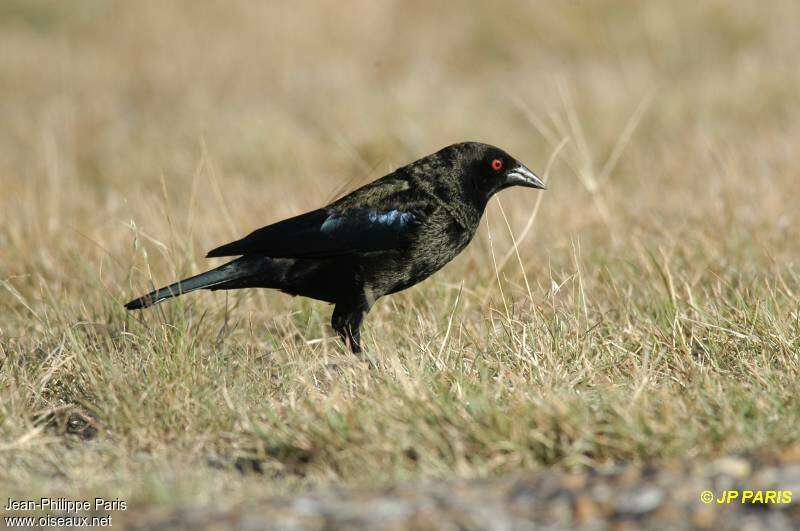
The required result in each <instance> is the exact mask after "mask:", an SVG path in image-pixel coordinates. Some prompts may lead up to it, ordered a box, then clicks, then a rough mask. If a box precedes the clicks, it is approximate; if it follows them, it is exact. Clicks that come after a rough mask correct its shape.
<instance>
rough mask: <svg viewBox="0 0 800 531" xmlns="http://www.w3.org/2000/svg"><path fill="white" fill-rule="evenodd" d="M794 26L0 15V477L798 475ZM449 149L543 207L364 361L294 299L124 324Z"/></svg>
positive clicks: (530, 13)
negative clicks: (487, 164)
mask: <svg viewBox="0 0 800 531" xmlns="http://www.w3.org/2000/svg"><path fill="white" fill-rule="evenodd" d="M798 28H800V3H799V2H797V1H796V0H773V1H771V2H767V3H765V2H731V1H729V0H707V1H702V2H697V1H695V2H689V1H678V2H675V1H666V0H664V1H656V0H643V1H637V2H628V1H610V0H593V1H588V0H586V1H582V0H569V1H551V2H545V1H530V2H478V1H474V2H458V3H455V2H428V1H402V2H401V1H384V2H350V1H340V2H301V3H299V2H255V1H238V0H226V1H221V0H220V1H215V0H207V1H202V2H200V1H189V0H185V1H181V0H176V1H171V2H156V1H145V0H142V1H135V2H131V1H121V0H120V1H112V0H70V1H68V2H67V1H45V0H0V465H2V466H0V479H1V480H2V481H0V485H14V486H15V488H16V489H17V490H18V491H20V492H23V493H25V494H31V493H32V492H34V490H32V489H33V488H34V487H32V485H38V487H37V488H38V489H39V490H38V491H36V492H40V493H41V494H42V495H54V489H55V488H56V486H58V487H59V488H62V487H63V489H64V490H65V491H68V492H72V493H73V494H74V493H75V492H78V491H79V492H84V493H86V492H89V493H98V492H99V493H101V494H103V495H110V494H111V493H118V494H119V495H124V496H134V495H135V496H140V497H141V498H142V499H144V500H145V501H146V502H147V501H152V500H164V499H168V498H169V493H174V492H176V491H180V492H183V493H184V494H185V495H186V496H187V497H193V496H195V497H196V498H195V499H205V500H211V501H214V502H218V501H219V500H220V499H222V497H226V498H235V497H236V496H239V495H240V494H241V492H243V491H244V490H245V488H246V485H244V483H246V482H247V481H253V483H252V484H251V485H250V487H252V488H253V489H254V492H258V493H263V492H264V489H266V488H267V487H266V486H265V484H269V482H270V481H273V480H274V481H273V483H272V484H270V486H269V488H270V489H273V490H278V491H281V490H282V489H285V488H287V487H286V485H287V484H288V483H291V482H292V481H295V482H310V483H313V482H315V481H316V482H322V483H324V482H331V481H333V482H336V481H365V482H367V483H370V482H374V481H393V480H397V479H398V478H399V479H409V478H415V477H418V476H425V475H431V474H432V475H448V474H460V475H490V474H499V473H504V472H509V471H512V472H517V471H520V470H526V469H533V468H537V467H543V466H548V467H549V466H564V467H567V468H570V467H582V466H595V465H597V464H598V463H603V462H606V461H608V460H626V461H633V462H640V461H644V460H656V461H658V460H661V459H667V458H669V457H675V456H677V457H680V458H682V457H686V456H700V457H701V458H704V457H710V456H715V455H724V454H725V453H726V452H731V451H741V450H743V449H745V450H753V449H759V450H760V449H764V448H766V449H768V450H769V451H771V452H783V451H784V450H785V449H786V448H794V453H793V454H790V455H791V456H794V459H797V456H798V455H800V450H798V446H797V441H798V440H800V432H799V431H798V430H800V428H799V427H800V418H798V415H800V413H799V412H800V407H798V396H800V388H798V386H800V383H799V382H800V377H798V375H800V365H798V363H797V355H796V353H797V349H798V348H800V339H798V338H800V328H798V323H800V319H798V307H797V300H798V297H797V293H798V290H800V270H798V261H800V249H798V245H797V227H798V226H800V211H799V210H798V208H797V207H796V203H797V201H798V198H800V68H798V51H800V31H798ZM464 140H479V141H484V142H488V143H492V144H495V145H498V146H500V147H502V148H504V149H506V150H507V151H508V152H510V153H511V154H512V155H514V156H515V157H517V158H519V159H520V160H522V161H524V162H525V163H526V164H527V165H528V166H529V167H530V168H531V169H533V170H534V171H536V172H537V173H538V174H539V175H543V176H546V178H547V179H548V185H549V186H548V190H547V191H546V192H537V191H532V190H513V191H507V192H504V193H502V194H499V195H498V196H497V199H496V200H493V201H492V202H491V204H490V205H489V208H488V209H487V213H486V215H485V217H484V222H483V223H482V226H481V229H480V231H479V234H478V236H477V237H476V239H475V241H474V242H473V243H472V244H471V245H470V246H469V247H468V248H467V250H466V251H465V252H464V253H463V254H462V255H461V256H459V257H458V258H457V259H456V260H454V261H453V263H451V264H450V265H448V266H447V267H446V268H445V269H444V270H443V271H442V272H441V273H439V274H438V275H436V276H434V277H433V278H431V279H430V280H428V281H426V282H425V283H423V284H421V285H419V286H417V287H414V288H413V289H411V290H408V291H406V292H403V293H400V294H397V295H395V296H393V297H390V298H387V299H386V300H383V301H381V303H379V304H378V305H377V307H376V308H375V309H374V310H373V312H372V313H371V314H370V316H369V318H368V319H367V321H366V330H365V335H366V340H365V341H366V343H367V345H368V347H370V348H372V349H373V352H375V353H376V355H377V357H378V358H379V359H381V360H382V361H381V363H383V365H382V366H381V368H380V369H375V370H372V369H370V368H369V367H366V366H362V365H365V364H361V365H359V363H358V362H357V360H354V359H353V358H352V357H350V356H349V354H348V353H346V352H343V351H341V349H340V348H339V347H338V346H337V343H336V339H335V338H334V337H333V334H332V333H331V332H330V330H329V329H328V326H327V323H328V320H329V311H330V310H329V308H328V307H327V306H326V305H324V304H322V303H317V302H311V301H307V300H299V299H292V298H290V297H286V296H283V295H281V294H278V293H272V292H263V291H261V292H257V291H256V290H251V291H248V292H244V293H232V294H224V293H218V292H215V293H213V294H212V293H201V294H193V295H192V296H190V297H185V298H181V299H180V300H179V301H175V302H173V303H169V304H164V305H160V306H158V307H157V308H155V309H153V310H152V311H148V312H141V313H137V314H132V313H127V312H125V311H123V309H122V307H121V303H123V302H125V301H127V300H129V299H131V298H132V297H134V296H136V295H139V294H140V293H142V292H143V291H145V290H147V288H149V287H150V286H151V285H153V284H155V285H164V284H166V283H168V282H171V281H172V280H174V279H175V277H177V276H182V275H188V274H194V273H197V272H199V271H202V270H205V269H206V268H208V267H210V266H211V265H216V264H217V263H219V262H217V261H207V260H205V259H204V258H203V256H204V254H205V252H206V251H207V250H208V249H211V248H213V247H215V246H217V245H219V244H221V243H224V242H227V241H230V240H232V239H234V238H237V237H240V236H242V235H244V234H246V233H248V232H249V231H251V230H253V229H255V228H258V227H260V226H263V225H266V224H268V223H272V222H275V221H278V220H280V219H283V218H285V217H288V216H291V215H295V214H298V213H301V212H303V211H306V210H309V209H313V208H317V207H319V206H321V205H323V204H324V203H325V202H327V201H328V200H330V199H332V198H333V197H334V196H336V195H337V194H340V193H342V191H343V190H348V189H353V188H355V187H356V186H358V185H359V184H362V183H365V182H367V181H369V180H372V179H374V178H377V177H380V176H382V175H383V174H385V173H388V172H389V171H391V170H393V169H395V168H397V167H399V166H402V165H405V164H407V163H409V162H411V161H413V160H416V159H418V158H420V157H422V156H424V155H427V154H429V153H432V152H434V151H436V150H438V149H440V148H441V147H443V146H446V145H448V144H451V143H454V142H459V141H464ZM512 235H513V238H514V239H516V241H517V242H518V244H519V256H517V255H516V253H515V252H514V245H513V241H512ZM462 287H463V290H462ZM232 302H233V303H234V304H235V305H238V307H237V306H234V305H232V304H231V303H232ZM331 360H333V361H334V362H335V363H331ZM62 436H63V437H62ZM70 437H72V438H70ZM76 437H77V438H78V439H79V441H78V442H77V443H76V442H75V438H76ZM84 440H85V441H91V442H85V441H84ZM241 459H245V460H244V461H241ZM242 462H244V463H245V465H241V463H242ZM248 463H249V464H248ZM248 467H249V468H248ZM242 470H245V471H247V470H256V471H257V472H258V473H259V474H261V475H258V476H256V479H255V480H253V479H252V478H253V476H252V475H250V476H248V475H244V474H240V472H241V471H242ZM147 478H150V479H147ZM243 485H244V486H243ZM239 487H241V489H239ZM237 489H238V490H237ZM198 492H199V494H198ZM693 496H694V495H693ZM695 501H696V499H694V498H693V500H692V503H694V502H695ZM695 505H696V503H695Z"/></svg>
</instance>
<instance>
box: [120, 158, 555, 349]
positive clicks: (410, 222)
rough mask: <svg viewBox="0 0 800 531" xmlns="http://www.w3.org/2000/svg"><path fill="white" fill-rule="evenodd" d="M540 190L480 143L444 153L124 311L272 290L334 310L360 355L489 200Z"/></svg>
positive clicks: (529, 175)
mask: <svg viewBox="0 0 800 531" xmlns="http://www.w3.org/2000/svg"><path fill="white" fill-rule="evenodd" d="M511 186H526V187H530V188H542V189H543V188H544V187H545V186H544V183H543V182H542V181H541V180H540V179H539V178H538V177H537V176H536V175H534V173H533V172H532V171H531V170H529V169H528V168H527V167H525V165H524V164H522V163H521V162H519V161H518V160H517V159H515V158H514V157H512V156H511V155H509V154H508V153H506V152H505V151H503V150H502V149H499V148H496V147H493V146H490V145H487V144H482V143H479V142H462V143H459V144H453V145H451V146H448V147H446V148H444V149H442V150H440V151H437V152H436V153H434V154H432V155H428V156H427V157H423V158H421V159H419V160H417V161H415V162H412V163H411V164H409V165H407V166H403V167H402V168H399V169H397V170H395V171H393V172H392V173H390V174H388V175H386V176H384V177H381V178H380V179H377V180H376V181H373V182H371V183H369V184H367V185H365V186H363V187H361V188H359V189H357V190H355V191H354V192H352V193H350V194H348V195H346V196H344V197H342V198H341V199H338V200H336V201H334V202H332V203H331V204H329V205H327V206H325V207H323V208H320V209H318V210H314V211H311V212H307V213H305V214H301V215H299V216H295V217H293V218H289V219H286V220H283V221H279V222H278V223H274V224H272V225H268V226H266V227H263V228H260V229H258V230H256V231H254V232H252V233H251V234H249V235H248V236H245V237H244V238H242V239H241V240H237V241H234V242H231V243H228V244H225V245H222V246H221V247H217V248H216V249H213V250H212V251H210V252H209V253H208V255H207V256H208V257H217V256H238V257H239V258H236V259H235V260H233V261H231V262H228V263H226V264H224V265H222V266H220V267H217V268H216V269H212V270H210V271H207V272H205V273H202V274H200V275H197V276H194V277H191V278H187V279H185V280H181V281H180V282H176V283H174V284H171V285H169V286H167V287H164V288H161V289H158V290H155V291H153V292H151V293H148V294H147V295H144V296H142V297H140V298H138V299H135V300H133V301H131V302H129V303H127V304H126V305H125V307H126V308H128V309H129V310H137V309H139V308H146V307H148V306H151V305H153V304H155V303H157V302H161V301H163V300H165V299H168V298H170V297H175V296H177V295H182V294H184V293H188V292H190V291H194V290H197V289H210V290H220V289H223V290H227V289H239V288H272V289H278V290H281V291H283V292H284V293H288V294H290V295H302V296H304V297H311V298H313V299H318V300H322V301H326V302H329V303H333V304H335V307H334V310H333V317H332V318H331V326H332V327H333V328H334V329H335V330H336V332H338V334H339V335H340V336H341V338H342V340H343V341H344V342H345V344H346V345H348V346H349V347H350V349H351V350H352V351H353V352H360V351H361V345H360V328H361V321H362V320H363V318H364V316H365V315H366V313H367V312H369V310H370V308H371V307H372V306H373V304H375V301H377V300H378V299H379V298H381V297H383V296H384V295H389V294H391V293H395V292H397V291H400V290H403V289H406V288H408V287H410V286H413V285H414V284H416V283H418V282H420V281H422V280H424V279H426V278H428V277H429V276H430V275H431V274H433V273H434V272H436V271H438V270H439V269H440V268H442V267H443V266H444V265H445V264H447V263H448V262H449V261H450V260H452V259H453V258H454V257H455V256H456V255H457V254H458V253H460V252H461V250H462V249H464V247H466V246H467V244H468V243H469V242H470V240H471V239H472V237H473V236H474V235H475V231H476V230H477V228H478V224H479V222H480V219H481V216H482V215H483V211H484V209H485V208H486V204H487V202H488V201H489V199H490V198H491V197H492V195H493V194H495V193H496V192H498V191H500V190H503V189H505V188H509V187H511Z"/></svg>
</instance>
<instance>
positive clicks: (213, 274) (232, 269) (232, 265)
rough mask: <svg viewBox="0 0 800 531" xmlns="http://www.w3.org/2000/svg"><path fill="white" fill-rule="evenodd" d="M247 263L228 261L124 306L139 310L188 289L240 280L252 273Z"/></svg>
mask: <svg viewBox="0 0 800 531" xmlns="http://www.w3.org/2000/svg"><path fill="white" fill-rule="evenodd" d="M248 265H249V264H248V263H246V262H245V261H243V260H242V259H239V260H234V261H233V262H228V263H227V264H225V265H222V266H220V267H218V268H216V269H212V270H211V271H206V272H205V273H200V274H199V275H195V276H193V277H189V278H186V279H183V280H181V281H179V282H175V283H174V284H170V285H169V286H166V287H163V288H159V289H157V290H155V291H151V292H150V293H148V294H147V295H142V296H141V297H139V298H137V299H134V300H132V301H130V302H128V303H126V304H125V308H127V309H128V310H140V309H142V308H147V307H149V306H152V305H154V304H156V303H159V302H161V301H163V300H165V299H169V298H172V297H177V296H179V295H183V294H184V293H189V292H190V291H195V290H198V289H206V288H212V287H214V286H219V285H220V284H225V283H226V282H231V281H235V280H241V279H242V278H245V277H247V276H250V275H251V274H252V268H251V267H248Z"/></svg>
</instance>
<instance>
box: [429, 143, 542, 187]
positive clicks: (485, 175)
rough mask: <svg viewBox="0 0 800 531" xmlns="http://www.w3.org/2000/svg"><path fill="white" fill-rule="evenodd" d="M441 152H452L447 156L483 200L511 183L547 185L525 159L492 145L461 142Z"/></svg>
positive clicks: (529, 185) (464, 182) (464, 181)
mask: <svg viewBox="0 0 800 531" xmlns="http://www.w3.org/2000/svg"><path fill="white" fill-rule="evenodd" d="M442 151H449V153H447V155H449V157H448V158H450V159H451V160H453V161H454V162H455V164H456V166H457V167H458V170H459V176H460V177H461V179H462V182H463V184H464V185H466V187H468V188H469V189H471V190H474V192H475V193H477V194H478V195H479V196H480V197H481V199H483V200H484V201H488V200H489V198H491V197H492V196H493V195H494V194H495V193H497V192H499V191H500V190H504V189H505V188H510V187H511V186H525V187H528V188H539V189H541V190H544V189H545V188H546V187H545V185H544V182H542V180H541V179H540V178H539V177H537V176H536V174H534V173H533V172H532V171H531V170H530V169H528V167H527V166H525V165H524V164H523V163H522V162H520V161H519V160H517V159H515V158H514V157H512V156H511V155H509V154H508V153H506V152H505V151H503V150H502V149H500V148H497V147H494V146H490V145H489V144H483V143H481V142H462V143H460V144H453V145H452V146H448V147H446V148H445V149H444V150H442Z"/></svg>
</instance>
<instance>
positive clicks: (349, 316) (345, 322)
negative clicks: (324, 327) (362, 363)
mask: <svg viewBox="0 0 800 531" xmlns="http://www.w3.org/2000/svg"><path fill="white" fill-rule="evenodd" d="M366 312H367V310H366V309H365V308H364V306H363V305H361V304H359V305H355V306H351V305H343V304H341V303H339V304H337V305H336V307H335V308H334V309H333V316H332V317H331V326H332V327H333V329H334V330H336V332H338V334H339V336H340V337H341V338H342V341H344V344H345V345H347V347H348V348H349V349H350V350H351V351H353V353H354V354H360V353H361V322H362V321H363V320H364V314H366Z"/></svg>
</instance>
